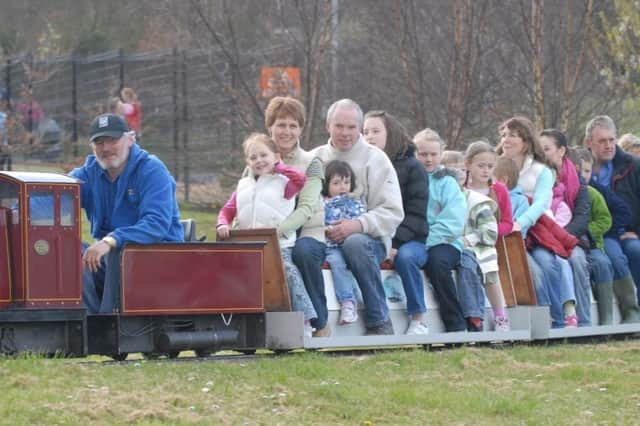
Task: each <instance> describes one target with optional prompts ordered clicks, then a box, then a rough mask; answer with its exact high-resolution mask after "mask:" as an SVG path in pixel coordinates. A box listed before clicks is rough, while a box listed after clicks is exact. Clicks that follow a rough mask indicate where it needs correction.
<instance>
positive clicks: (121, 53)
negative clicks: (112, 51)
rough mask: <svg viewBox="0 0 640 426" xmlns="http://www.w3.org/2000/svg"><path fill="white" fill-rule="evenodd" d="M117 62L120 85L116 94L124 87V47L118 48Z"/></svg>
mask: <svg viewBox="0 0 640 426" xmlns="http://www.w3.org/2000/svg"><path fill="white" fill-rule="evenodd" d="M118 64H119V65H120V76H119V77H120V87H119V88H118V95H119V94H120V92H121V91H122V88H123V87H124V49H123V48H120V49H118Z"/></svg>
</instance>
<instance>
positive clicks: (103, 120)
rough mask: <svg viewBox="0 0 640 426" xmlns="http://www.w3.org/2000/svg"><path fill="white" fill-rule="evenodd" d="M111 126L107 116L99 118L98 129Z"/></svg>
mask: <svg viewBox="0 0 640 426" xmlns="http://www.w3.org/2000/svg"><path fill="white" fill-rule="evenodd" d="M108 125H109V116H107V115H105V116H103V117H100V118H98V127H107V126H108Z"/></svg>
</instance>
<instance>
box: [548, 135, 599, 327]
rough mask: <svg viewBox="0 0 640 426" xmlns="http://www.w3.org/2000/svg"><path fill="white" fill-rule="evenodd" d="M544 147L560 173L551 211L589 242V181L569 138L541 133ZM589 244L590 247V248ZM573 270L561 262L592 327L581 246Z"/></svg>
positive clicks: (581, 316)
mask: <svg viewBox="0 0 640 426" xmlns="http://www.w3.org/2000/svg"><path fill="white" fill-rule="evenodd" d="M540 144H541V146H542V150H543V151H544V154H545V157H546V159H547V161H548V163H549V164H550V165H551V166H552V167H553V168H554V171H555V172H556V181H555V186H554V188H553V200H552V202H551V211H552V213H553V214H554V219H555V221H556V223H558V225H560V226H561V227H563V228H564V229H565V230H566V231H567V232H569V233H570V234H572V235H574V236H575V237H576V238H578V240H579V241H580V240H586V235H587V233H588V232H589V212H590V210H591V205H590V201H589V192H588V189H587V185H586V183H585V182H583V181H581V179H580V177H579V175H578V172H577V171H576V168H575V166H574V165H573V162H572V161H571V160H570V159H569V157H568V152H569V147H568V144H567V138H566V136H565V135H564V133H562V132H561V131H560V130H558V129H545V130H543V131H542V132H540ZM588 247H589V246H588V245H587V246H586V248H587V249H588ZM568 262H569V266H570V268H567V265H566V263H565V262H564V261H561V264H562V267H563V268H564V269H563V274H564V276H565V280H567V281H569V282H573V286H574V290H575V295H576V313H577V315H578V325H580V326H581V327H584V326H589V325H591V283H590V280H589V266H588V264H587V254H586V252H585V249H584V248H583V247H581V246H580V245H577V246H576V247H575V248H574V249H573V251H572V252H571V256H569V259H568Z"/></svg>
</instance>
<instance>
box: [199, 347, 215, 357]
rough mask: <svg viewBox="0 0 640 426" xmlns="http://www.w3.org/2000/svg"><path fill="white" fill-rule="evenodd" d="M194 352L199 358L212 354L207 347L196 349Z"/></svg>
mask: <svg viewBox="0 0 640 426" xmlns="http://www.w3.org/2000/svg"><path fill="white" fill-rule="evenodd" d="M195 352H196V356H197V357H199V358H206V357H209V356H211V355H212V354H213V352H211V351H210V350H208V349H196V350H195Z"/></svg>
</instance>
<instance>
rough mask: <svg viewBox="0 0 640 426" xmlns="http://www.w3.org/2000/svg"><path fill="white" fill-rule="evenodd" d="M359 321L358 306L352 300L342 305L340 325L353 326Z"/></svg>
mask: <svg viewBox="0 0 640 426" xmlns="http://www.w3.org/2000/svg"><path fill="white" fill-rule="evenodd" d="M357 320H358V311H356V305H355V303H353V302H352V301H351V300H346V301H344V302H342V304H340V321H339V324H340V325H344V324H351V323H354V322H356V321H357Z"/></svg>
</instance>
